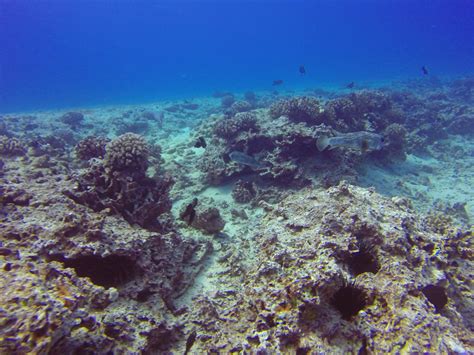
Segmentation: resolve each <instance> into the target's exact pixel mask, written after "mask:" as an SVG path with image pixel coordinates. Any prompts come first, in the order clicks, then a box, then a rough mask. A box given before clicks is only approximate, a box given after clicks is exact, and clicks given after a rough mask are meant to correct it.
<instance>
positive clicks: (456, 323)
mask: <svg viewBox="0 0 474 355" xmlns="http://www.w3.org/2000/svg"><path fill="white" fill-rule="evenodd" d="M99 173H100V174H103V172H102V171H101V170H99ZM114 176H115V175H114ZM117 176H118V175H117ZM120 176H121V175H120ZM134 178H136V177H134ZM0 180H1V185H0V186H1V195H0V196H1V197H0V208H1V215H0V218H1V220H0V235H1V245H0V267H1V269H2V272H1V274H0V289H1V290H2V292H1V295H0V304H1V309H0V314H1V318H0V334H1V338H0V339H1V340H0V352H1V353H2V354H10V353H42V354H44V353H49V354H58V353H68V354H73V353H76V354H82V353H86V354H91V353H94V354H106V353H107V354H110V353H117V354H119V353H144V354H153V353H163V352H165V353H170V352H185V351H188V352H191V353H239V352H240V353H244V352H246V353H256V354H266V353H288V352H290V353H297V354H310V353H314V352H317V353H320V352H328V353H334V352H338V353H342V352H352V353H355V352H359V353H364V352H372V353H387V352H433V353H456V352H461V353H463V352H473V351H474V346H473V345H474V344H473V343H472V329H473V327H474V318H473V313H472V312H473V311H472V310H473V309H474V304H473V299H472V279H473V275H472V270H473V268H472V260H473V256H472V250H473V246H472V231H468V230H461V229H459V228H456V227H454V226H452V225H451V224H450V221H449V219H445V218H443V216H442V215H429V216H422V215H419V214H418V213H417V212H415V211H414V210H413V209H412V207H411V203H410V201H409V200H407V199H403V198H397V197H393V198H387V197H382V196H381V195H379V194H377V193H375V192H374V191H373V190H371V189H364V188H359V187H355V186H352V185H349V184H348V183H345V182H342V183H340V184H338V185H337V186H333V187H330V188H329V189H323V188H321V189H314V188H303V189H302V190H300V191H297V192H293V193H289V194H288V195H287V197H285V198H284V199H283V200H282V201H281V202H279V203H275V204H270V203H268V202H262V203H261V206H260V207H262V208H263V209H264V210H265V215H264V217H263V218H262V220H261V221H260V222H259V224H258V227H256V228H255V229H253V232H252V233H249V234H248V235H244V236H239V238H231V237H229V236H226V235H223V234H222V233H218V234H215V235H202V236H199V237H196V238H191V237H185V236H183V234H182V233H181V232H180V228H178V227H176V226H175V224H174V221H173V220H172V216H168V217H166V218H167V220H166V221H164V220H163V223H161V224H160V225H159V226H158V227H156V228H155V226H153V228H145V227H147V225H145V227H144V226H143V223H141V222H140V221H135V220H133V221H135V222H136V223H131V222H130V220H129V222H127V220H126V218H125V217H124V215H123V213H118V212H120V211H118V212H117V211H114V210H112V209H111V208H110V207H108V206H103V207H104V208H102V207H101V208H91V207H88V206H87V204H84V203H83V202H82V201H79V200H78V199H77V198H76V199H74V198H71V196H74V195H75V194H77V191H80V192H81V193H84V191H93V192H94V193H95V192H97V191H99V190H97V189H96V190H84V189H85V187H84V186H82V190H81V189H79V190H77V188H76V187H74V186H75V181H76V180H77V174H76V173H74V171H73V170H70V169H68V168H67V167H66V165H65V164H64V162H62V161H61V159H60V158H58V159H56V160H54V161H53V160H52V161H51V162H49V163H48V164H46V165H44V164H43V165H38V164H35V159H34V158H32V159H30V158H28V157H24V156H23V157H22V156H19V157H14V158H9V159H6V160H5V162H4V166H3V168H2V175H1V176H0ZM153 186H154V185H153ZM150 188H152V187H150ZM163 191H164V192H163V193H165V192H166V189H165V190H163ZM99 192H101V191H99ZM94 196H102V195H100V194H97V195H96V194H95V195H94ZM110 196H111V195H110V194H109V195H106V196H105V198H107V199H108V201H109V200H110V198H111V197H110ZM112 197H113V198H115V195H113V196H112ZM156 198H158V197H156ZM133 211H135V209H134V210H133ZM160 213H161V212H160ZM165 215H167V213H163V214H160V216H161V217H163V216H165ZM161 217H160V218H161ZM163 218H164V217H163ZM203 275H204V276H203ZM203 278H204V279H203ZM198 279H199V281H198ZM202 284H207V285H213V286H212V287H209V286H208V287H203V286H202ZM200 287H201V288H200ZM196 289H197V290H200V289H202V292H196ZM190 292H191V293H192V292H193V296H192V297H189V301H188V302H183V300H184V299H186V296H187V295H189V293H190Z"/></svg>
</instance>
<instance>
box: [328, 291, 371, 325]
mask: <svg viewBox="0 0 474 355" xmlns="http://www.w3.org/2000/svg"><path fill="white" fill-rule="evenodd" d="M331 304H332V305H333V306H334V308H336V309H337V310H338V311H339V313H340V314H341V316H342V319H345V320H351V318H352V317H354V316H356V315H357V314H358V313H359V311H360V310H362V309H363V308H365V307H366V306H367V304H368V299H367V294H366V292H365V291H364V290H363V289H362V288H360V287H357V286H356V285H355V283H347V282H345V283H344V284H343V285H342V287H341V288H339V290H337V291H336V293H335V294H334V295H333V297H332V298H331Z"/></svg>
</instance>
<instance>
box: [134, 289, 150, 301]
mask: <svg viewBox="0 0 474 355" xmlns="http://www.w3.org/2000/svg"><path fill="white" fill-rule="evenodd" d="M153 293H154V292H153V291H151V290H149V289H147V288H146V289H144V290H141V291H140V292H138V294H137V298H136V300H137V301H138V302H146V301H148V299H149V298H150V296H152V295H153Z"/></svg>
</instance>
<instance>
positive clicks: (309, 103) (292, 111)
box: [269, 96, 321, 124]
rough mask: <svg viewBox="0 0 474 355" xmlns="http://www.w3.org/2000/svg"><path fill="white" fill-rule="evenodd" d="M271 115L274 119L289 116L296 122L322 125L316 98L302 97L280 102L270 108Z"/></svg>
mask: <svg viewBox="0 0 474 355" xmlns="http://www.w3.org/2000/svg"><path fill="white" fill-rule="evenodd" d="M269 113H270V116H271V117H272V118H278V117H280V116H287V117H288V118H289V119H290V120H291V121H294V122H307V123H309V124H319V123H321V117H320V105H319V101H318V100H317V99H315V98H314V97H308V96H302V97H295V98H291V99H285V100H280V101H278V102H276V103H274V104H273V105H272V106H271V107H270V110H269Z"/></svg>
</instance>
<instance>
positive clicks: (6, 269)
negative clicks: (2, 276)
mask: <svg viewBox="0 0 474 355" xmlns="http://www.w3.org/2000/svg"><path fill="white" fill-rule="evenodd" d="M11 269H12V264H10V263H6V264H5V266H4V267H3V270H5V271H11Z"/></svg>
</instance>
